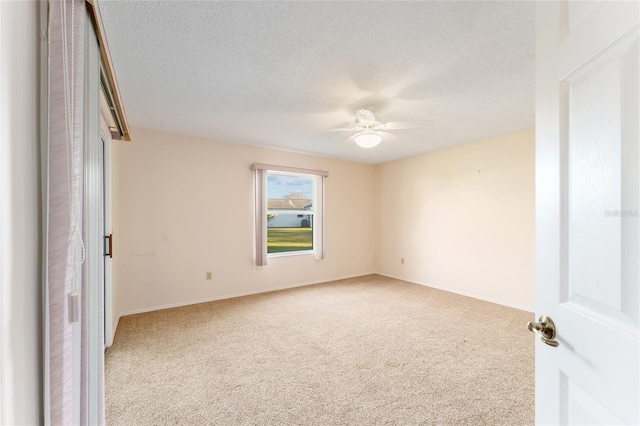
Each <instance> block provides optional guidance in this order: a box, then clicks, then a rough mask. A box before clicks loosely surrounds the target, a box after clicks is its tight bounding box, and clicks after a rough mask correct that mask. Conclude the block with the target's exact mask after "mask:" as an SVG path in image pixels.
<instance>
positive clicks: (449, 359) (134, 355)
mask: <svg viewBox="0 0 640 426" xmlns="http://www.w3.org/2000/svg"><path fill="white" fill-rule="evenodd" d="M532 318H533V314H531V313H528V312H523V311H519V310H516V309H511V308H507V307H504V306H500V305H495V304H492V303H487V302H482V301H479V300H476V299H472V298H468V297H464V296H458V295H455V294H452V293H447V292H444V291H440V290H434V289H430V288H427V287H422V286H419V285H415V284H411V283H407V282H404V281H398V280H394V279H390V278H385V277H381V276H378V275H370V276H366V277H361V278H354V279H349V280H342V281H335V282H330V283H326V284H319V285H314V286H308V287H301V288H296V289H291V290H284V291H278V292H273V293H265V294H261V295H256V296H247V297H241V298H236V299H229V300H223V301H218V302H211V303H204V304H199V305H191V306H187V307H182V308H175V309H168V310H163V311H155V312H150V313H145V314H139V315H132V316H127V317H123V318H122V319H121V320H120V325H119V327H118V332H117V335H116V338H115V342H114V344H113V346H112V347H111V348H110V349H109V350H108V351H107V354H106V402H107V406H106V411H107V424H109V425H174V424H180V425H532V424H533V423H534V403H533V401H534V353H533V351H534V349H533V348H534V339H533V337H532V335H531V333H530V332H529V331H528V330H527V328H526V323H527V321H529V320H531V319H532Z"/></svg>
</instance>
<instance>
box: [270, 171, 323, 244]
mask: <svg viewBox="0 0 640 426" xmlns="http://www.w3.org/2000/svg"><path fill="white" fill-rule="evenodd" d="M314 199H315V194H314V176H311V175H304V174H296V173H285V172H272V171H269V172H268V174H267V253H269V254H273V253H288V252H303V251H313V218H314V209H313V207H314Z"/></svg>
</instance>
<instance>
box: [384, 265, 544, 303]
mask: <svg viewBox="0 0 640 426" xmlns="http://www.w3.org/2000/svg"><path fill="white" fill-rule="evenodd" d="M375 273H376V274H378V275H382V276H383V277H388V278H393V279H396V280H400V281H407V282H410V283H413V284H418V285H421V286H424V287H429V288H435V289H437V290H443V291H447V292H449V293H454V294H459V295H461V296H467V297H472V298H474V299H478V300H483V301H485V302H491V303H495V304H497V305H502V306H507V307H509V308H514V309H519V310H521V311H526V312H531V313H535V308H534V307H533V306H524V305H520V304H518V303H511V302H507V301H504V300H500V299H494V298H493V297H486V296H480V295H478V294H475V293H471V292H467V291H460V290H457V289H453V288H451V287H444V286H438V285H433V284H428V283H425V282H423V281H416V280H411V279H408V278H402V277H398V276H395V275H391V274H385V273H383V272H375Z"/></svg>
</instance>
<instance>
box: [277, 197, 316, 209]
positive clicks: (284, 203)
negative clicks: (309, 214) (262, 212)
mask: <svg viewBox="0 0 640 426" xmlns="http://www.w3.org/2000/svg"><path fill="white" fill-rule="evenodd" d="M312 202H313V201H312V200H310V199H308V198H301V199H297V200H282V199H273V198H270V199H268V200H267V209H269V210H279V209H280V210H305V209H308V208H310V207H311V205H312Z"/></svg>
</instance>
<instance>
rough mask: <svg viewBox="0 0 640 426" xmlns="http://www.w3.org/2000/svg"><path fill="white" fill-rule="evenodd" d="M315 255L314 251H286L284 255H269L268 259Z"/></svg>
mask: <svg viewBox="0 0 640 426" xmlns="http://www.w3.org/2000/svg"><path fill="white" fill-rule="evenodd" d="M305 254H307V255H313V254H314V251H313V250H305V251H285V252H282V253H267V258H272V257H287V256H303V255H305Z"/></svg>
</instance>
